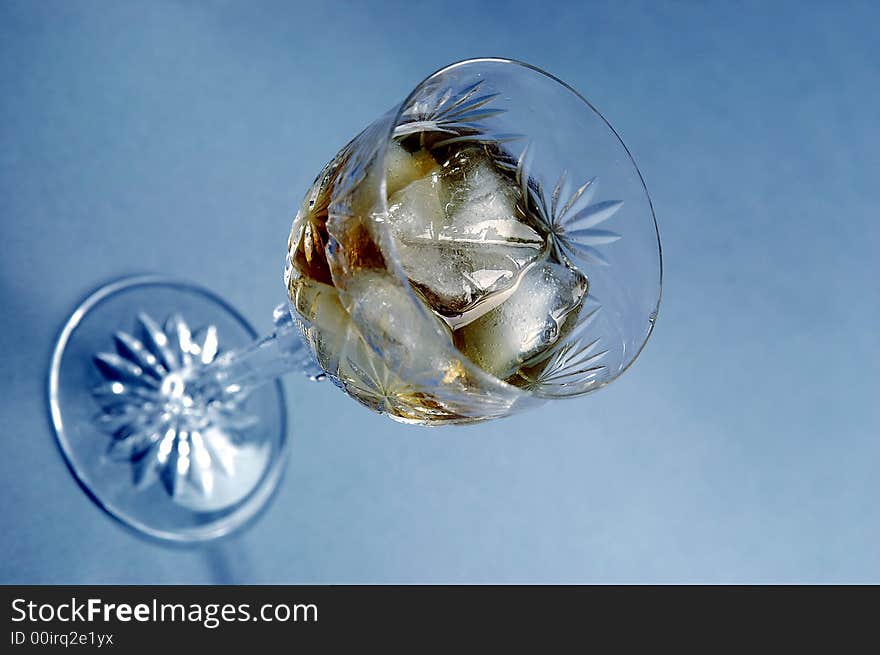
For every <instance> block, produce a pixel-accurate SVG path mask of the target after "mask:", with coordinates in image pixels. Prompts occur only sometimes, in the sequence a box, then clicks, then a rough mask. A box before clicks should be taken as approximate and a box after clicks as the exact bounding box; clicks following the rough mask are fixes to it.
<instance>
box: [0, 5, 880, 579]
mask: <svg viewBox="0 0 880 655" xmlns="http://www.w3.org/2000/svg"><path fill="white" fill-rule="evenodd" d="M501 6H502V3H488V2H486V3H482V4H481V3H475V2H472V1H471V2H465V3H460V4H459V3H440V2H436V1H434V2H412V1H411V2H405V3H392V2H384V3H379V2H374V3H349V2H338V1H337V2H333V3H326V4H324V3H316V2H307V3H303V4H302V5H297V4H295V3H291V2H280V3H272V2H260V3H245V2H209V3H207V2H201V3H178V2H136V3H132V2H128V3H117V2H97V1H92V2H9V1H3V2H2V3H0V98H2V99H0V220H2V233H0V236H2V239H0V243H2V259H0V270H2V280H0V285H2V286H0V300H2V312H0V344H2V345H0V348H2V351H0V385H2V387H0V389H2V393H0V438H2V442H0V445H2V453H0V480H2V482H0V485H2V486H0V582H6V583H12V582H22V583H61V582H81V583H136V582H137V583H185V582H193V583H212V582H236V583H237V582H265V583H275V582H277V583H281V582H318V583H344V582H664V581H665V582H792V581H811V582H827V581H874V582H880V548H878V546H877V544H878V543H880V510H878V499H880V494H878V492H880V484H878V462H880V416H878V404H880V403H878V396H880V394H878V392H880V384H878V379H880V376H878V364H880V357H878V347H877V336H876V334H877V326H878V325H880V315H878V307H880V302H878V300H880V297H878V296H880V294H878V281H877V280H878V269H880V266H878V264H877V257H878V246H880V239H878V236H880V230H878V216H877V189H878V173H880V155H878V153H880V125H878V119H880V115H878V111H880V110H878V107H880V54H878V52H880V51H878V47H877V41H876V38H877V37H876V32H877V25H878V24H880V10H878V7H880V5H878V4H877V3H868V2H866V3H852V2H850V3H831V2H821V3H809V2H775V3H765V2H757V3H721V2H718V3H697V2H680V3H676V2H662V3H661V2H644V3H633V2H624V3H620V2H612V3H608V4H604V3H593V2H577V3H570V4H568V3H563V2H552V3H547V2H527V3H512V4H510V5H509V6H508V7H507V8H505V9H501ZM481 55H503V56H509V57H514V58H518V59H522V60H525V61H528V62H530V63H533V64H536V65H538V66H541V67H543V68H546V69H548V70H549V71H551V72H553V73H555V74H556V75H558V76H560V77H561V78H562V79H564V80H566V81H568V82H569V83H571V84H572V85H573V86H574V87H576V88H578V89H579V90H581V91H582V92H583V93H584V94H585V95H586V96H587V97H588V98H590V100H591V101H593V102H594V103H595V104H596V105H597V106H598V107H599V108H600V109H601V110H602V111H603V113H604V114H605V115H606V116H607V117H609V119H610V120H611V122H612V123H613V124H614V126H615V127H616V128H617V129H618V131H619V132H620V133H621V134H622V136H623V138H624V140H625V141H626V142H627V144H628V145H629V146H630V148H631V150H632V151H633V154H634V156H635V158H636V160H637V161H638V162H639V165H640V167H641V170H642V172H643V174H644V176H645V179H646V182H647V184H648V188H649V189H650V190H651V192H652V196H653V200H654V204H655V207H656V210H657V215H658V219H659V222H660V228H661V236H662V239H663V246H664V254H665V273H666V276H665V285H664V301H663V305H662V307H661V311H660V318H659V321H658V324H657V329H656V331H655V334H654V337H653V339H652V341H651V343H650V344H649V346H648V348H647V349H646V351H645V352H644V354H643V355H642V356H641V358H640V360H639V362H638V363H637V364H636V366H635V367H634V368H633V369H632V371H631V372H630V373H628V374H627V375H625V376H623V378H622V379H621V380H619V381H618V382H616V383H615V384H614V385H612V386H611V387H609V388H608V389H605V390H602V391H600V392H599V393H597V394H594V395H592V396H590V397H587V398H582V399H578V400H574V401H567V402H560V403H555V404H552V405H549V406H546V407H544V408H542V409H539V410H537V411H534V412H532V413H529V414H525V415H522V416H520V417H517V418H514V419H510V420H504V421H499V422H496V423H490V424H486V425H482V426H478V427H471V428H449V429H444V430H434V431H429V430H424V429H418V428H409V427H405V426H400V425H396V424H393V423H392V422H390V421H388V420H387V419H383V418H382V417H379V416H374V415H372V414H370V413H369V412H367V411H366V410H364V409H362V408H361V407H359V406H358V405H356V404H355V403H354V402H352V401H349V400H347V399H345V398H344V397H343V396H342V395H341V394H340V393H339V391H338V390H337V389H335V388H334V387H332V386H331V385H328V384H323V385H319V384H310V383H308V382H307V381H306V380H303V379H299V378H290V379H289V380H288V381H287V395H288V398H289V407H290V411H291V413H292V415H293V429H292V434H291V438H292V440H293V452H292V457H291V460H290V463H289V466H288V469H287V475H286V478H285V479H284V480H283V482H282V487H281V490H280V493H279V494H278V496H277V498H276V500H275V502H274V504H273V505H272V506H271V507H270V508H269V510H268V511H267V513H266V514H265V515H264V516H263V517H262V518H261V520H260V521H259V522H258V523H256V524H255V525H254V526H253V528H252V529H251V530H250V531H248V532H246V533H245V534H242V535H240V536H238V537H236V538H233V539H230V540H227V541H224V542H221V543H218V544H215V545H213V546H211V547H209V548H207V549H204V550H169V549H166V548H163V547H160V546H157V545H154V544H151V543H147V542H144V541H142V540H140V539H138V538H136V537H134V536H132V535H131V534H130V533H128V532H127V531H125V530H124V529H122V528H121V527H119V526H118V525H116V524H115V523H114V522H113V521H111V520H110V519H108V518H107V516H105V515H104V514H103V513H102V512H101V511H100V510H99V509H98V508H97V507H95V506H94V505H93V504H92V502H91V501H90V500H89V499H88V498H87V497H86V496H85V495H84V494H83V493H82V492H81V491H80V489H79V488H78V486H77V485H76V483H75V482H74V480H73V479H72V477H71V476H70V474H69V473H68V471H67V469H66V467H65V465H64V463H63V461H62V459H61V456H60V454H59V452H58V450H57V448H56V445H55V442H54V438H53V436H52V433H51V431H50V428H49V423H48V419H47V409H46V401H45V393H44V384H45V373H46V367H47V364H48V359H49V354H50V351H51V345H52V340H53V338H54V336H55V335H56V333H57V331H58V330H59V329H60V326H61V325H62V323H63V322H64V320H65V319H66V318H67V316H68V314H69V312H70V311H71V310H72V308H73V307H74V306H75V304H76V302H77V301H79V300H80V299H81V298H82V297H83V296H84V295H85V294H86V293H88V292H89V291H91V290H92V289H93V288H94V287H95V286H96V285H98V284H99V283H101V282H104V281H106V280H109V279H112V278H114V277H117V276H119V275H121V274H126V273H133V272H143V271H154V270H167V271H169V272H172V273H173V274H175V275H177V276H180V277H184V278H189V279H192V280H194V281H196V282H199V283H202V284H205V285H207V286H209V287H210V288H213V289H215V290H217V291H219V292H221V293H222V294H224V296H225V297H226V298H228V299H229V300H230V301H231V302H232V303H233V304H234V305H236V306H237V307H239V308H240V309H241V310H242V312H243V313H244V314H245V315H246V316H248V317H249V318H250V319H251V320H253V322H254V323H255V324H256V325H257V327H258V328H259V329H261V330H268V328H269V326H270V314H271V308H272V307H273V306H274V304H275V303H276V302H278V301H279V299H281V298H282V297H283V285H282V280H281V273H282V262H283V252H284V244H285V240H286V237H287V232H288V229H289V225H290V220H291V218H292V216H293V213H294V210H295V208H296V206H297V205H298V203H299V201H300V199H301V196H302V194H303V192H304V191H305V189H306V186H307V185H308V183H309V182H311V180H312V179H313V177H314V175H315V174H316V172H317V171H318V170H319V168H320V167H321V165H322V164H323V163H324V162H325V161H326V160H327V159H328V158H329V157H330V156H331V155H332V154H333V153H334V152H335V151H336V149H337V148H338V147H339V146H340V145H342V144H343V143H344V142H345V141H347V140H348V139H349V138H350V137H351V136H352V135H354V134H355V133H356V132H357V131H358V130H359V129H360V128H362V127H363V126H364V125H365V124H366V123H368V122H369V121H371V120H372V119H373V118H374V117H376V116H378V115H379V113H380V112H382V111H384V110H386V109H388V108H389V107H390V106H391V105H393V104H395V103H396V102H397V101H399V100H400V99H402V98H403V97H404V95H405V94H406V93H407V92H408V91H409V89H410V88H411V87H412V86H414V85H415V84H416V83H417V82H418V81H419V80H421V79H422V78H423V77H424V76H426V75H427V74H429V73H430V72H432V71H433V70H434V69H436V68H438V67H440V66H442V65H444V64H446V63H449V62H451V61H454V60H458V59H462V58H465V57H468V56H481ZM194 244H199V247H198V249H197V250H195V251H194V250H193V249H192V247H191V246H193V245H194Z"/></svg>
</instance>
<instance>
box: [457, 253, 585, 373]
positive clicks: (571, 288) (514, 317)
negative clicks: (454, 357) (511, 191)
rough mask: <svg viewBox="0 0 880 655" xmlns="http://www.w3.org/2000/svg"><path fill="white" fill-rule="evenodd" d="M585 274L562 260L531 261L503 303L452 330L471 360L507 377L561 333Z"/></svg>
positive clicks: (571, 320)
mask: <svg viewBox="0 0 880 655" xmlns="http://www.w3.org/2000/svg"><path fill="white" fill-rule="evenodd" d="M587 287H588V283H587V278H586V277H584V275H583V274H582V273H580V271H577V270H575V269H573V268H570V267H569V266H566V265H565V264H557V263H554V262H550V261H544V262H539V263H535V264H532V265H531V266H530V267H529V268H528V269H527V270H526V271H524V272H523V273H522V275H521V276H520V278H519V280H518V284H517V285H516V288H515V289H514V290H513V292H512V293H511V294H510V296H509V297H508V298H506V299H505V300H504V302H502V303H500V304H499V305H498V306H497V307H495V308H494V309H492V310H491V311H490V312H488V313H487V314H485V315H483V316H481V317H480V318H478V319H477V320H475V321H473V322H472V323H469V324H468V325H466V326H464V327H462V328H461V329H460V330H458V331H457V332H456V333H455V341H456V345H458V347H459V349H460V350H461V351H462V352H463V353H464V354H465V355H467V356H468V357H469V358H470V359H471V361H473V362H474V363H475V364H477V365H478V366H480V367H481V368H482V369H484V370H485V371H487V372H489V373H491V374H493V375H494V376H496V377H498V378H501V379H502V380H503V379H507V378H508V377H510V376H511V375H513V374H514V373H516V371H517V370H519V369H520V368H521V367H522V366H523V365H524V364H527V363H528V361H529V360H530V359H532V358H534V357H535V356H537V355H539V354H541V353H542V352H544V351H545V350H546V349H547V348H549V347H550V346H552V345H553V344H554V343H556V342H557V341H558V340H559V339H560V338H562V337H563V336H565V334H566V332H567V330H569V329H571V326H572V325H573V323H574V318H575V317H576V315H577V312H578V310H579V308H580V306H581V303H582V302H583V299H584V297H585V296H586V294H587Z"/></svg>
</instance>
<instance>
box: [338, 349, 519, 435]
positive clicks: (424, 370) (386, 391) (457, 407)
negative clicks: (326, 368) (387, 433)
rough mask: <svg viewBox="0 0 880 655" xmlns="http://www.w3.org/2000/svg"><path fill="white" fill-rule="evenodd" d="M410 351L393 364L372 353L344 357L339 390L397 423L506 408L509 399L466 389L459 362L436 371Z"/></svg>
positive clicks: (449, 418) (456, 417) (498, 412)
mask: <svg viewBox="0 0 880 655" xmlns="http://www.w3.org/2000/svg"><path fill="white" fill-rule="evenodd" d="M410 355H411V356H410V357H407V358H406V361H403V362H400V363H399V365H398V366H391V365H389V362H388V361H387V360H384V359H380V358H377V357H375V356H374V355H368V356H366V357H363V356H361V357H358V361H355V360H354V359H353V358H347V359H346V365H347V366H346V367H347V368H348V372H347V373H346V374H343V380H342V383H343V388H344V389H345V391H346V392H347V393H349V394H350V395H351V396H353V397H354V398H356V399H358V400H359V401H360V402H362V403H364V404H365V405H367V406H368V407H370V408H371V409H373V410H375V411H378V412H380V413H382V414H388V415H389V416H391V417H392V418H395V419H398V420H403V421H413V422H418V423H424V422H425V421H432V422H439V421H450V422H455V421H457V420H461V419H464V418H467V417H474V416H480V417H481V418H492V417H496V416H503V415H505V414H506V413H507V412H508V410H509V408H510V399H509V398H505V397H502V396H500V395H498V394H494V393H492V392H491V391H489V390H485V389H483V390H481V391H480V393H478V394H473V393H469V389H470V386H469V385H468V384H467V383H466V381H465V378H466V377H467V372H466V370H465V368H464V366H463V365H462V363H461V362H460V361H457V360H453V361H450V362H447V363H446V365H445V366H443V367H441V369H442V370H435V369H434V368H433V367H430V366H426V365H425V363H424V362H420V361H416V355H415V354H412V353H411V354H410ZM456 382H458V384H456Z"/></svg>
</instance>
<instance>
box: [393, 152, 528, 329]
mask: <svg viewBox="0 0 880 655" xmlns="http://www.w3.org/2000/svg"><path fill="white" fill-rule="evenodd" d="M465 152H467V153H469V154H468V156H467V157H456V158H454V159H453V160H450V161H449V162H447V163H446V164H445V165H444V167H445V168H444V169H443V170H440V171H438V170H433V171H432V172H431V173H430V174H429V176H428V177H425V178H422V179H419V180H415V181H413V182H411V183H410V184H409V185H407V186H406V187H405V188H403V189H401V190H400V191H399V192H398V193H396V194H394V195H393V196H392V197H391V198H390V201H389V212H390V218H389V222H390V225H391V230H392V234H393V235H394V237H395V242H396V245H397V251H398V255H399V258H400V262H401V266H402V267H403V269H404V272H405V273H406V275H407V277H409V279H410V281H411V282H412V284H413V285H414V286H415V287H416V288H417V289H418V290H419V291H420V292H421V293H422V294H423V295H424V297H425V299H426V300H427V302H428V304H430V305H431V307H432V308H433V309H434V310H435V311H436V312H438V313H439V314H441V315H443V316H444V317H447V318H448V319H449V320H448V323H449V324H450V325H451V326H452V327H458V326H459V325H460V324H462V323H463V322H467V321H469V320H475V319H476V318H478V317H479V316H480V315H481V314H482V313H485V312H486V311H489V310H490V309H491V306H489V305H487V304H485V303H484V302H483V301H485V300H487V299H488V298H489V297H490V296H492V295H493V294H497V293H501V292H504V291H505V290H507V289H509V288H510V287H511V286H512V285H513V284H514V283H515V281H516V279H517V277H518V275H519V272H520V271H521V270H523V269H524V268H525V267H526V266H528V265H529V264H530V263H532V262H533V261H535V260H536V259H537V258H538V257H539V256H540V254H541V252H542V251H543V250H544V247H545V242H544V239H543V238H542V237H541V235H539V234H538V233H537V232H535V230H533V229H532V228H531V227H529V226H528V225H526V224H525V223H522V222H521V221H520V220H519V218H518V215H517V208H516V202H517V195H516V194H517V190H516V187H515V185H514V184H513V182H512V181H511V180H509V179H506V178H504V177H502V176H501V174H499V173H498V172H497V171H496V170H495V168H494V166H493V164H492V163H491V161H490V160H489V158H488V156H487V155H486V154H485V151H483V150H481V149H476V148H474V149H468V150H467V151H465Z"/></svg>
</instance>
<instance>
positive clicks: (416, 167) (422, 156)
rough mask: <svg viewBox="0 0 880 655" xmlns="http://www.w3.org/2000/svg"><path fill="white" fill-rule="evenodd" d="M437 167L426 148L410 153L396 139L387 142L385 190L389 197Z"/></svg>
mask: <svg viewBox="0 0 880 655" xmlns="http://www.w3.org/2000/svg"><path fill="white" fill-rule="evenodd" d="M436 168H437V162H436V161H435V160H434V158H433V157H432V156H431V153H429V152H428V151H426V150H418V151H416V152H415V153H410V152H409V151H407V150H406V148H404V147H403V146H401V145H400V144H399V143H397V142H396V141H392V142H391V143H390V144H388V150H387V151H386V153H385V191H386V193H387V194H388V196H389V197H391V196H392V195H394V194H395V193H397V192H398V191H400V190H401V189H402V188H403V187H405V186H406V185H407V184H409V183H410V182H414V181H415V180H418V179H421V178H423V177H426V176H427V175H429V174H430V173H431V171H432V170H434V169H436Z"/></svg>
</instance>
